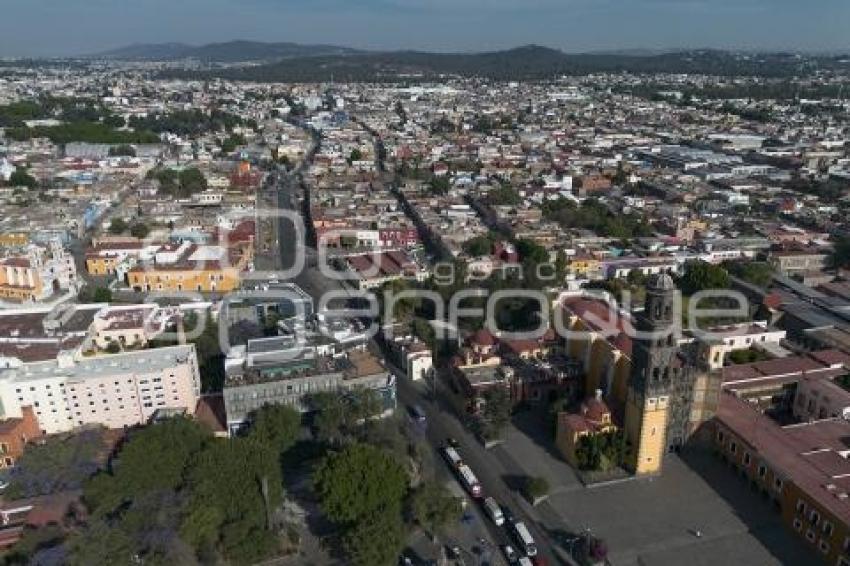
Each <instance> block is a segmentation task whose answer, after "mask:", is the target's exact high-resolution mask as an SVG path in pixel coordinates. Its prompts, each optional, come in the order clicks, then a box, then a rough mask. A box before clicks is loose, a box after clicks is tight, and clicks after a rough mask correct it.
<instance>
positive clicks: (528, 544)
mask: <svg viewBox="0 0 850 566" xmlns="http://www.w3.org/2000/svg"><path fill="white" fill-rule="evenodd" d="M513 532H514V536H515V538H516V540H517V542H518V543H519V547H520V548H521V549H522V550H523V551H524V552H525V554H526V555H527V556H537V546H536V545H535V544H534V538H532V536H531V533H530V532H529V531H528V527H526V526H525V523H523V522H522V521H517V522H516V523H514V524H513Z"/></svg>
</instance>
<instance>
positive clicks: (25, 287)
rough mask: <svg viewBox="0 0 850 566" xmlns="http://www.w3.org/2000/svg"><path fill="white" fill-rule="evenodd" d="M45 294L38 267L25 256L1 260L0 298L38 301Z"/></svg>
mask: <svg viewBox="0 0 850 566" xmlns="http://www.w3.org/2000/svg"><path fill="white" fill-rule="evenodd" d="M43 295H44V282H43V281H42V278H41V273H40V272H39V270H38V269H36V268H33V267H32V265H31V263H30V260H29V259H28V258H25V257H10V258H6V259H4V260H2V261H0V298H3V299H11V300H13V301H21V302H23V301H36V300H38V299H40V298H42V296H43Z"/></svg>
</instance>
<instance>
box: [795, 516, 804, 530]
mask: <svg viewBox="0 0 850 566" xmlns="http://www.w3.org/2000/svg"><path fill="white" fill-rule="evenodd" d="M794 528H795V529H797V530H798V531H799V530H800V529H802V528H803V521H801V520H800V519H794Z"/></svg>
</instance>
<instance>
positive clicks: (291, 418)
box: [250, 405, 301, 452]
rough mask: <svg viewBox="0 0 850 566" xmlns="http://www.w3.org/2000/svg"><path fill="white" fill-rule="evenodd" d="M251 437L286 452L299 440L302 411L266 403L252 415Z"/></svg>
mask: <svg viewBox="0 0 850 566" xmlns="http://www.w3.org/2000/svg"><path fill="white" fill-rule="evenodd" d="M252 420H253V423H252V425H251V432H250V437H251V438H254V439H256V440H258V441H259V442H261V443H263V444H265V445H267V446H271V447H273V448H275V449H276V450H278V451H279V452H285V451H286V450H288V449H289V448H291V447H292V446H293V445H294V444H295V441H296V440H298V433H299V431H300V430H301V413H299V412H298V411H296V410H295V409H293V408H292V407H287V406H284V405H264V406H263V407H261V408H260V409H259V410H257V411H256V412H255V413H254V414H253V416H252Z"/></svg>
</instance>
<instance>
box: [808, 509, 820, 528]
mask: <svg viewBox="0 0 850 566" xmlns="http://www.w3.org/2000/svg"><path fill="white" fill-rule="evenodd" d="M818 521H820V513H818V512H817V509H812V512H811V513H809V522H810V523H811V524H813V525H817V524H818Z"/></svg>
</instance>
